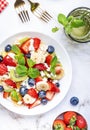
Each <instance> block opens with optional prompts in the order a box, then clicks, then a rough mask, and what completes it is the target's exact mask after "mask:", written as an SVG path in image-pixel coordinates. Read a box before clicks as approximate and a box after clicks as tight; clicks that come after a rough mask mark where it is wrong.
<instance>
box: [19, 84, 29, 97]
mask: <svg viewBox="0 0 90 130" xmlns="http://www.w3.org/2000/svg"><path fill="white" fill-rule="evenodd" d="M27 90H28V89H27V88H26V86H21V87H20V90H19V93H20V94H21V95H22V96H24V95H25V94H26V93H27Z"/></svg>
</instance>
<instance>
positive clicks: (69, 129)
mask: <svg viewBox="0 0 90 130" xmlns="http://www.w3.org/2000/svg"><path fill="white" fill-rule="evenodd" d="M65 130H73V129H72V128H70V127H66V128H65Z"/></svg>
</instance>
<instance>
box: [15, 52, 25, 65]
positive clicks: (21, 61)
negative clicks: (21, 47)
mask: <svg viewBox="0 0 90 130" xmlns="http://www.w3.org/2000/svg"><path fill="white" fill-rule="evenodd" d="M15 59H16V60H17V63H18V64H20V65H25V58H24V56H23V54H19V55H15Z"/></svg>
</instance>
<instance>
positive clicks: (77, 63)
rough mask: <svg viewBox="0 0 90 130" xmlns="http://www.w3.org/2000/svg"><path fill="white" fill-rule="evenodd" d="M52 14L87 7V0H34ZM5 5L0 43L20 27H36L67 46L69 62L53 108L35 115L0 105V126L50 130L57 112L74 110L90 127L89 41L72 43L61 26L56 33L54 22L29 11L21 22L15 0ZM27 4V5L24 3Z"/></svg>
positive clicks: (12, 129)
mask: <svg viewBox="0 0 90 130" xmlns="http://www.w3.org/2000/svg"><path fill="white" fill-rule="evenodd" d="M37 1H38V2H40V3H41V5H42V6H43V7H44V8H45V9H46V10H48V11H49V12H50V13H51V14H53V17H54V18H56V17H57V15H58V13H64V14H66V15H67V14H68V13H69V12H70V11H71V10H72V9H74V8H76V7H80V6H84V7H90V0H83V1H82V0H75V1H73V0H45V1H42V0H37ZM8 2H9V5H8V7H7V8H6V9H5V10H4V11H3V12H2V13H1V14H0V43H1V42H2V41H3V40H5V39H6V38H7V37H9V36H11V35H13V34H15V33H18V32H24V31H37V32H41V33H44V34H47V35H49V36H51V37H53V38H54V39H55V40H57V41H58V42H60V43H61V44H62V45H63V46H64V47H65V49H66V50H67V52H68V54H69V56H70V59H71V63H72V69H73V74H72V83H71V88H70V90H69V92H68V93H67V95H66V96H65V98H64V100H63V101H62V102H61V103H60V104H59V105H58V106H57V107H55V108H54V109H53V110H51V111H49V112H47V113H45V114H42V115H39V116H22V115H18V114H15V113H13V112H10V111H9V110H7V109H5V108H4V107H3V106H2V105H0V130H6V129H7V130H51V128H52V121H53V120H54V118H56V117H57V115H59V114H60V113H61V112H63V111H66V110H75V111H78V112H80V113H81V114H83V115H84V117H85V118H86V120H87V123H88V130H89V129H90V111H89V110H90V78H89V77H90V42H89V43H83V44H75V43H74V42H72V41H70V40H69V39H68V38H67V37H66V36H65V34H64V32H63V29H62V27H60V28H61V29H60V30H59V31H58V32H57V33H52V32H51V28H52V27H54V26H55V25H57V22H55V21H54V22H53V21H52V22H50V23H48V24H46V23H44V22H42V21H40V20H39V19H38V18H37V17H35V16H34V15H33V14H32V13H31V12H30V11H29V13H30V19H31V20H30V22H27V23H24V24H23V23H21V21H20V19H19V18H18V16H17V14H16V12H15V10H14V8H13V4H14V2H15V0H8ZM28 8H29V7H28ZM72 96H77V97H78V98H79V100H80V102H79V104H78V105H77V106H72V105H71V104H70V98H71V97H72Z"/></svg>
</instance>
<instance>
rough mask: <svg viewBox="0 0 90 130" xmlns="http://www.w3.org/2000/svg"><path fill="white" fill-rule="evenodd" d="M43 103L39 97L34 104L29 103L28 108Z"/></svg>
mask: <svg viewBox="0 0 90 130" xmlns="http://www.w3.org/2000/svg"><path fill="white" fill-rule="evenodd" d="M40 104H41V100H40V99H37V100H36V101H35V102H34V103H33V104H29V105H28V108H30V109H31V108H33V107H35V106H38V105H40Z"/></svg>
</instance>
